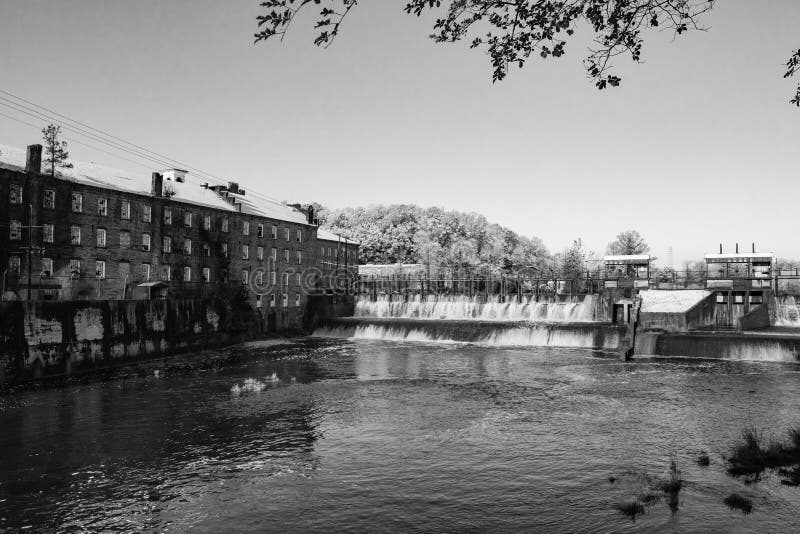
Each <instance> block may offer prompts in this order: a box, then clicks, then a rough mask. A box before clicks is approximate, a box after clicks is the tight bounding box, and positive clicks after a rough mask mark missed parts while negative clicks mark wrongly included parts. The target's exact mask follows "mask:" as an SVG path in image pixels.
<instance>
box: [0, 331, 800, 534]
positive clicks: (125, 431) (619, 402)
mask: <svg viewBox="0 0 800 534" xmlns="http://www.w3.org/2000/svg"><path fill="white" fill-rule="evenodd" d="M277 354H278V355H279V358H278V359H275V358H274V356H275V349H269V350H267V349H258V348H255V349H246V350H245V349H237V350H233V351H229V353H228V354H227V355H226V356H225V358H223V359H222V360H221V361H222V363H220V364H218V365H209V366H198V367H197V368H192V367H187V368H184V369H182V370H180V371H175V372H162V373H161V375H160V377H159V378H156V377H155V376H154V375H153V374H148V375H147V376H139V377H128V378H124V379H114V380H105V381H103V382H96V383H89V384H83V385H78V386H74V387H68V388H62V389H51V390H43V391H28V392H24V393H20V394H17V395H14V396H9V397H4V398H2V399H0V428H2V429H3V432H2V433H0V506H2V508H1V509H0V510H2V512H1V513H0V519H2V521H0V531H3V532H16V531H18V530H19V529H20V528H22V527H24V526H30V527H31V528H32V531H36V532H48V531H51V532H82V531H86V530H88V531H112V532H113V531H118V532H130V531H175V532H182V531H185V530H188V529H192V530H193V531H200V532H219V531H241V532H261V531H264V530H281V531H297V532H305V531H309V530H351V531H355V532H361V531H376V530H377V531H381V530H385V531H408V530H425V531H561V532H578V531H598V530H604V531H615V532H625V531H634V530H640V529H641V530H648V531H674V530H681V529H685V530H694V531H719V530H727V531H740V532H745V531H748V530H763V531H787V529H788V530H789V531H790V530H791V529H792V528H793V527H795V526H798V525H797V519H795V510H796V508H797V506H798V505H800V490H798V489H797V488H792V487H788V486H784V485H781V484H780V482H779V481H778V480H770V479H766V480H763V481H761V482H759V483H758V484H755V485H752V486H750V487H745V486H744V484H743V483H742V482H741V481H739V480H736V479H732V478H731V477H729V476H728V475H727V474H726V472H725V464H724V460H723V457H724V456H725V454H726V453H727V450H728V447H729V446H730V444H731V443H733V441H735V439H736V438H737V437H738V434H739V432H740V431H741V429H742V428H743V427H744V426H747V425H752V424H756V425H758V426H760V427H761V428H775V429H780V430H781V431H782V429H784V428H786V427H787V426H788V425H789V424H791V423H794V422H796V418H797V414H798V413H800V410H798V408H800V381H798V380H797V379H798V377H800V373H799V371H800V367H798V366H795V365H780V364H763V363H744V362H724V361H719V362H697V361H690V360H645V361H639V362H635V363H624V362H620V361H616V360H612V359H608V358H603V357H598V354H597V353H593V352H591V351H584V350H564V349H547V348H537V349H525V350H522V349H498V348H490V347H480V346H472V345H462V344H419V343H386V342H381V341H356V342H353V341H342V340H336V341H332V340H320V339H314V340H309V341H307V342H304V343H299V344H297V345H295V346H292V347H288V348H284V349H281V350H280V351H277ZM273 374H274V375H275V377H276V378H277V380H273V379H272V376H273ZM247 379H253V380H259V381H260V382H261V383H263V384H264V386H263V389H261V390H260V391H256V390H247V391H245V390H242V391H240V392H239V394H234V393H233V392H232V387H233V386H234V385H241V384H243V383H244V382H245V380H247ZM701 450H702V451H708V453H709V456H710V458H711V465H710V466H708V467H701V466H699V465H697V463H696V458H697V454H698V452H699V451H701ZM672 460H675V461H676V462H677V466H678V468H679V469H680V470H681V472H682V474H683V476H684V477H685V479H686V481H687V483H686V486H685V487H684V488H683V489H682V490H681V492H680V495H679V497H678V498H677V500H675V501H674V502H672V501H670V500H668V499H666V498H662V499H661V500H660V501H658V502H655V501H654V502H653V503H652V505H648V506H647V507H646V513H644V515H637V516H636V519H635V523H633V522H631V520H630V519H628V518H626V517H625V516H623V515H622V514H620V512H619V510H618V508H619V504H620V503H625V502H629V501H630V500H631V499H633V498H634V497H636V496H637V495H638V493H641V492H644V491H651V489H648V488H649V486H646V485H645V486H643V485H642V484H643V483H642V481H643V480H644V481H648V480H649V481H651V482H652V481H657V480H662V479H665V478H666V477H668V469H669V466H670V462H671V461H672ZM612 479H613V480H614V482H610V480H612ZM651 485H652V484H651ZM734 490H736V491H742V492H744V493H746V494H747V495H749V496H751V497H752V498H753V500H754V503H755V504H754V510H753V512H752V513H751V514H750V515H748V516H746V517H744V516H741V514H739V516H735V518H736V521H735V522H733V521H732V518H733V517H734V516H733V515H731V514H732V512H731V511H730V510H729V509H728V508H727V506H725V505H724V504H723V499H724V497H725V496H726V495H728V494H730V493H731V492H732V491H734ZM670 505H672V508H674V509H676V510H670ZM740 516H741V517H740Z"/></svg>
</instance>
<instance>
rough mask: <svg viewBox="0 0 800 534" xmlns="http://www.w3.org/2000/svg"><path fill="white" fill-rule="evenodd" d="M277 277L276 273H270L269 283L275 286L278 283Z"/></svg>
mask: <svg viewBox="0 0 800 534" xmlns="http://www.w3.org/2000/svg"><path fill="white" fill-rule="evenodd" d="M276 277H277V273H276V272H275V271H272V272H270V273H269V283H270V284H272V285H273V286H274V285H275V283H276Z"/></svg>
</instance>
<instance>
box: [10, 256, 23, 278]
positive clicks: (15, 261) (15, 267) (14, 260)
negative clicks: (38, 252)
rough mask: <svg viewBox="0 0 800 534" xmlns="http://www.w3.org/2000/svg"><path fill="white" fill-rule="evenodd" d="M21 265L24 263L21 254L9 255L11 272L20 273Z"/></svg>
mask: <svg viewBox="0 0 800 534" xmlns="http://www.w3.org/2000/svg"><path fill="white" fill-rule="evenodd" d="M20 265H22V260H21V259H20V257H19V256H9V257H8V271H9V272H10V273H11V274H19V271H20Z"/></svg>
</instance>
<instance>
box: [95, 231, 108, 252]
mask: <svg viewBox="0 0 800 534" xmlns="http://www.w3.org/2000/svg"><path fill="white" fill-rule="evenodd" d="M96 236H97V246H98V247H102V248H105V246H106V230H105V228H98V229H97V234H96Z"/></svg>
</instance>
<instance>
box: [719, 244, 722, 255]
mask: <svg viewBox="0 0 800 534" xmlns="http://www.w3.org/2000/svg"><path fill="white" fill-rule="evenodd" d="M719 253H720V254H722V243H720V244H719Z"/></svg>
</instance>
